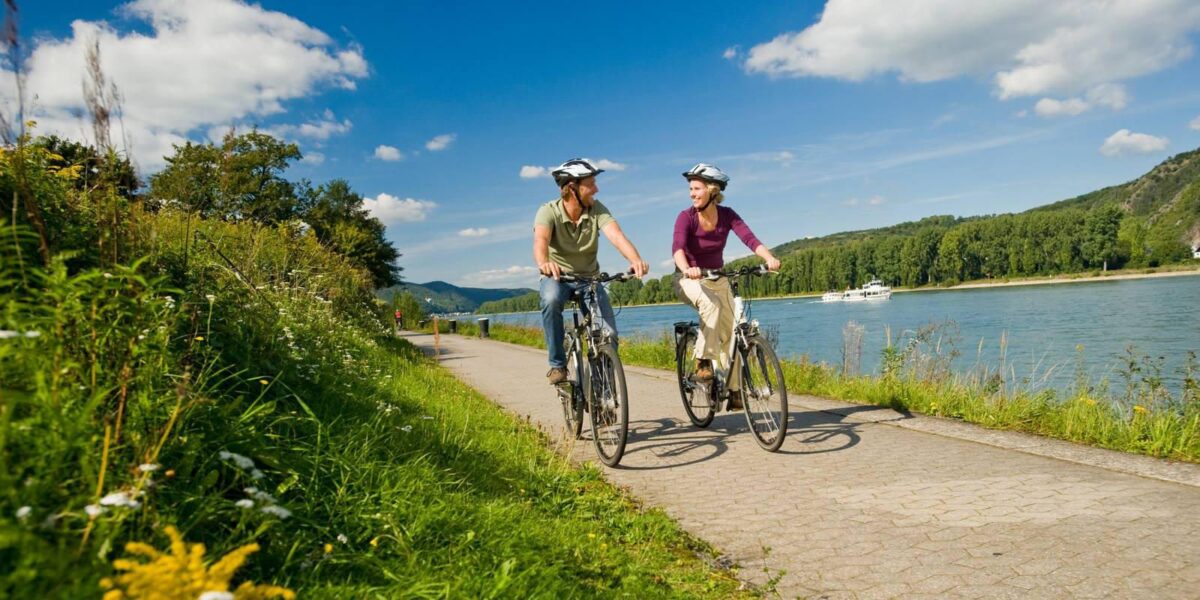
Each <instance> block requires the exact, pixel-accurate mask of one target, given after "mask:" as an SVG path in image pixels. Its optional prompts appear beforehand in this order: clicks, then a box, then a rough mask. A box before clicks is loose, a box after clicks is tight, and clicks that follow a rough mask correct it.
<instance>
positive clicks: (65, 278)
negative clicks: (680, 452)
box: [0, 210, 739, 598]
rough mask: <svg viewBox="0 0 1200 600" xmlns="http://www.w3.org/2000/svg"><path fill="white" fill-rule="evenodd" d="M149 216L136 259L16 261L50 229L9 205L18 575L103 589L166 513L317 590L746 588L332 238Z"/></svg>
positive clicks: (4, 536)
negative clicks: (384, 299) (510, 403)
mask: <svg viewBox="0 0 1200 600" xmlns="http://www.w3.org/2000/svg"><path fill="white" fill-rule="evenodd" d="M129 216H130V220H129V221H128V227H130V231H131V235H130V236H128V237H127V238H126V239H125V240H124V242H125V243H126V245H125V247H126V248H127V250H126V251H127V252H128V253H129V254H128V255H129V256H137V257H139V258H137V259H136V260H133V261H132V262H122V261H118V262H116V263H107V264H102V265H97V266H92V267H89V268H83V269H72V268H70V267H69V266H68V262H69V261H71V260H72V259H73V258H74V257H75V256H78V254H74V255H72V254H63V255H60V256H58V257H56V258H54V259H53V261H52V262H51V263H50V264H49V265H48V266H46V267H41V266H38V265H37V264H36V260H30V257H29V256H28V255H25V256H24V257H23V260H16V257H15V256H14V254H15V253H16V252H18V251H20V249H22V248H28V247H29V243H30V239H29V234H27V233H25V232H24V231H23V230H21V229H19V228H15V227H13V226H11V225H4V226H3V227H0V465H2V466H3V468H2V469H0V596H2V597H39V596H41V597H86V596H97V595H99V593H100V590H101V588H100V586H99V582H100V580H101V578H102V577H105V576H109V575H111V574H112V573H113V568H112V565H111V561H112V559H114V558H116V557H118V556H120V555H121V554H122V553H123V550H122V549H123V548H124V546H125V544H126V543H128V542H130V541H134V540H141V541H147V542H151V543H155V542H161V540H163V537H162V531H163V529H164V527H165V526H166V525H174V526H176V527H178V529H179V530H180V531H181V532H182V534H183V537H184V538H185V539H187V540H188V541H192V542H202V543H204V544H205V545H206V546H207V548H208V549H209V551H210V555H213V556H216V555H220V554H224V553H226V552H228V551H230V550H232V549H234V548H237V547H240V546H242V545H244V544H247V543H249V542H256V543H257V544H258V545H259V546H261V551H260V552H258V553H257V554H254V555H253V556H252V557H251V559H250V562H249V564H248V566H247V567H246V568H244V569H243V570H241V571H239V576H241V577H245V578H247V579H248V580H252V581H263V582H271V583H275V584H278V585H282V586H286V587H289V588H292V589H295V590H296V591H297V592H299V593H300V595H301V596H302V597H318V598H320V597H330V598H348V597H355V598H358V597H421V598H442V597H590V596H599V595H612V594H616V595H621V596H629V597H728V596H731V595H738V594H739V592H738V591H737V589H738V587H739V584H738V582H737V581H736V579H734V578H733V576H732V575H730V574H729V573H728V572H725V571H720V570H715V569H713V568H710V567H709V566H708V565H707V563H706V562H705V561H704V555H705V554H707V553H709V552H711V549H709V548H707V547H706V546H704V544H703V543H701V542H699V541H697V540H695V539H692V538H690V537H688V536H687V535H686V534H685V533H683V532H682V531H681V530H680V529H679V528H678V526H677V525H676V524H674V523H673V522H672V521H671V520H670V519H669V518H667V517H666V516H665V515H664V514H662V513H661V512H658V511H653V510H643V509H641V508H639V507H637V506H636V505H635V504H634V503H633V502H632V501H631V500H630V499H629V498H627V497H625V496H624V495H622V493H620V492H619V491H618V490H616V489H615V488H613V487H612V486H611V485H609V484H607V483H606V482H605V481H604V480H603V479H602V477H601V474H600V472H599V471H598V470H596V469H595V468H591V467H584V468H576V467H574V466H573V465H571V464H570V463H569V462H568V461H566V460H565V459H563V458H561V457H560V456H558V455H557V454H555V453H554V452H552V451H551V450H550V449H548V443H547V440H546V439H545V437H544V435H543V434H541V433H540V432H538V431H537V430H535V429H533V428H532V427H530V426H529V425H527V424H524V423H521V422H519V421H518V420H516V419H515V418H513V417H511V416H509V415H507V414H505V413H503V412H502V411H500V410H499V409H498V408H497V407H495V406H494V405H492V404H491V403H489V402H488V401H486V399H484V398H482V397H480V396H479V395H478V394H477V393H475V392H473V391H472V390H470V389H469V388H467V387H466V386H464V385H463V384H461V383H459V382H458V381H456V380H455V379H454V378H453V377H451V376H450V375H448V374H447V373H446V372H445V371H444V370H442V369H441V368H440V367H439V366H437V365H436V364H434V363H432V362H431V361H429V360H428V359H426V358H424V357H423V356H422V355H421V354H420V353H419V352H417V351H416V350H415V349H414V348H413V347H411V346H410V345H408V344H406V343H404V342H401V341H398V340H396V339H395V338H393V337H392V336H391V335H390V331H389V327H388V325H387V324H386V321H385V319H384V318H383V315H382V314H381V313H380V312H379V310H380V309H379V308H378V305H377V303H376V302H375V301H374V299H373V297H372V292H371V289H370V285H369V280H368V279H367V276H366V274H365V273H362V272H361V271H358V270H356V269H354V268H352V267H351V266H350V265H349V263H347V262H346V261H345V260H344V259H342V258H341V257H340V256H338V255H336V254H333V253H331V252H329V251H328V250H326V249H325V248H323V247H322V246H321V245H320V244H319V243H317V242H316V240H315V239H314V238H313V237H312V236H311V235H307V234H304V233H302V232H301V230H300V229H299V228H297V227H294V226H291V225H288V224H284V225H280V226H275V227H266V226H256V225H252V224H248V223H225V222H211V221H202V220H197V219H195V218H189V217H188V216H187V215H184V214H181V213H175V212H172V211H170V210H166V211H164V212H161V213H158V214H141V213H137V212H136V211H135V212H133V213H131V214H130V215H129ZM14 239H15V240H17V241H16V242H13V241H11V240H14ZM157 545H160V546H161V545H162V544H161V543H158V544H157Z"/></svg>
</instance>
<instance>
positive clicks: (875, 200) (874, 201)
mask: <svg viewBox="0 0 1200 600" xmlns="http://www.w3.org/2000/svg"><path fill="white" fill-rule="evenodd" d="M884 202H887V200H885V199H884V197H883V196H871V197H870V198H868V199H867V204H870V205H871V206H879V205H881V204H883V203H884Z"/></svg>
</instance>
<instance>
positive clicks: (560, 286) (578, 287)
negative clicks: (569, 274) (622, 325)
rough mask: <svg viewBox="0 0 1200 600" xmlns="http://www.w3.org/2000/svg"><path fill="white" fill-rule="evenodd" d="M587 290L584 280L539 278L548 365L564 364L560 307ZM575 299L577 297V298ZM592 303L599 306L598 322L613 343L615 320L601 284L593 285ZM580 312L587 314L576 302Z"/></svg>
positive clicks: (582, 305) (565, 361) (564, 350)
mask: <svg viewBox="0 0 1200 600" xmlns="http://www.w3.org/2000/svg"><path fill="white" fill-rule="evenodd" d="M586 293H588V285H587V284H584V283H567V282H564V281H555V279H554V278H553V277H542V282H541V296H542V299H541V306H542V332H543V333H544V334H545V335H546V350H548V351H549V354H550V368H552V369H554V368H559V369H565V368H566V367H567V357H566V349H565V348H563V335H564V334H565V333H566V332H565V331H564V330H563V307H564V306H566V304H567V302H568V301H569V300H571V299H572V298H573V297H575V296H576V295H581V294H586ZM577 299H578V298H577ZM596 303H597V304H599V305H600V323H601V327H603V328H604V329H605V331H607V332H608V333H609V335H610V336H611V337H612V341H613V344H614V345H615V344H616V343H617V319H616V317H615V316H614V315H613V309H612V303H610V302H609V301H608V291H607V290H605V289H604V286H602V285H601V286H597V287H596ZM579 308H580V312H582V313H583V314H584V315H586V314H587V313H588V310H587V304H586V303H583V302H580V303H579Z"/></svg>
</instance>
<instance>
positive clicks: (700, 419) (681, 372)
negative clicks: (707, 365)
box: [675, 329, 717, 429]
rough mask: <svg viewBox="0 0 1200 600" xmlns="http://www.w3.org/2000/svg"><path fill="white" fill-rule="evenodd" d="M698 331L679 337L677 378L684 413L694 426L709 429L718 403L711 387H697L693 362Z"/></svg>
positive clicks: (676, 352)
mask: <svg viewBox="0 0 1200 600" xmlns="http://www.w3.org/2000/svg"><path fill="white" fill-rule="evenodd" d="M696 337H697V336H696V330H695V329H691V330H688V332H687V333H684V334H683V335H681V336H680V337H679V342H678V343H677V344H676V345H675V378H676V380H677V382H678V383H679V399H680V400H682V401H683V411H684V412H686V413H687V416H688V420H690V421H691V422H692V425H695V426H696V427H699V428H701V429H703V428H705V427H708V426H709V425H710V424H711V423H712V421H713V417H714V416H716V414H717V410H716V403H715V402H713V401H712V392H711V384H710V386H703V385H697V384H696V383H695V382H694V381H693V380H692V376H693V375H695V374H696V364H695V363H694V362H693V361H692V356H693V355H694V352H693V349H694V348H695V346H696Z"/></svg>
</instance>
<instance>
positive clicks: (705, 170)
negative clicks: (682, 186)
mask: <svg viewBox="0 0 1200 600" xmlns="http://www.w3.org/2000/svg"><path fill="white" fill-rule="evenodd" d="M683 176H684V177H685V178H686V179H687V180H688V181H691V180H693V179H699V180H701V181H707V182H709V183H715V184H717V186H718V187H720V188H721V191H725V186H726V185H729V176H728V175H726V174H725V171H722V170H720V169H718V168H716V167H714V166H712V165H708V164H704V163H699V164H697V165H696V166H694V167H692V168H691V169H689V170H687V171H684V172H683Z"/></svg>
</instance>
